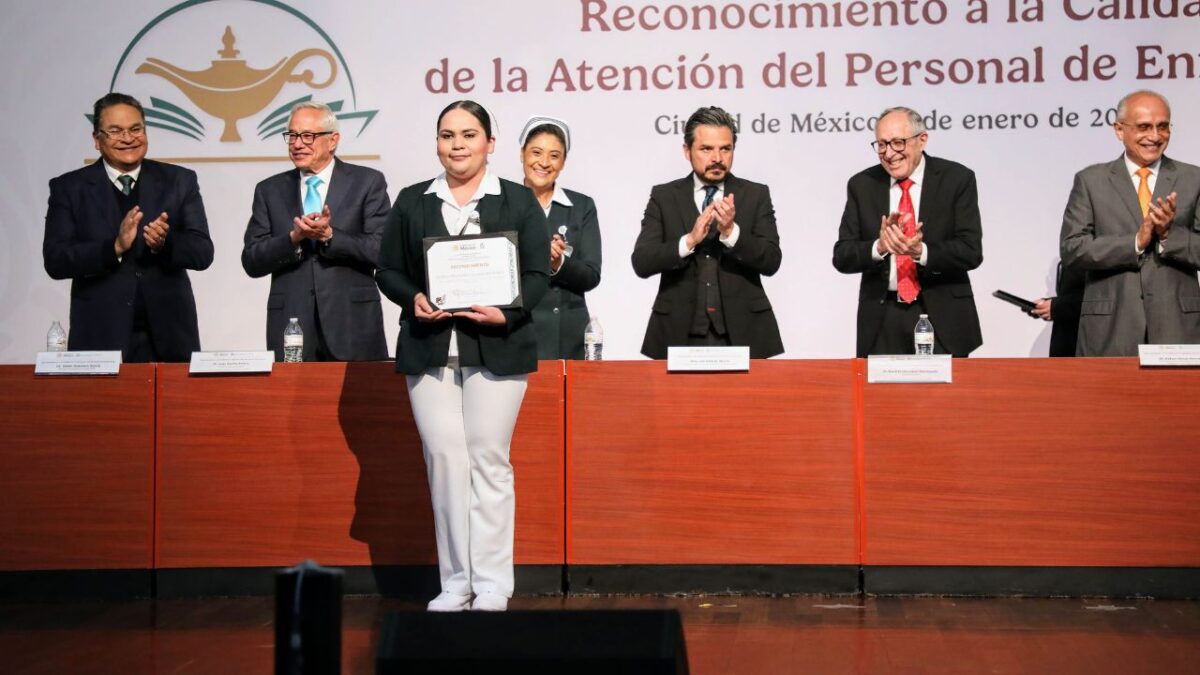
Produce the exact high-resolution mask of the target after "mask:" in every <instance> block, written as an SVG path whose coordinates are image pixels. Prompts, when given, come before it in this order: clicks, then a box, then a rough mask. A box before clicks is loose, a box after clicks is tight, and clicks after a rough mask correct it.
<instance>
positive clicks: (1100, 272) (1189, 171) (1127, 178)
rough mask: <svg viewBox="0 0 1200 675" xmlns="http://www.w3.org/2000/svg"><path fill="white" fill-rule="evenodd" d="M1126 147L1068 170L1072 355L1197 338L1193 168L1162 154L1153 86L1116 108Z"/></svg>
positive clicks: (1199, 259)
mask: <svg viewBox="0 0 1200 675" xmlns="http://www.w3.org/2000/svg"><path fill="white" fill-rule="evenodd" d="M1113 129H1114V131H1115V132H1116V134H1117V138H1118V139H1119V140H1120V141H1121V143H1122V145H1124V146H1125V152H1124V153H1123V154H1122V156H1121V157H1119V158H1117V159H1116V160H1115V161H1112V162H1107V163H1104V164H1097V165H1095V166H1090V167H1088V168H1086V169H1084V170H1083V171H1080V172H1079V173H1077V174H1076V175H1075V184H1074V187H1072V188H1071V197H1070V198H1069V199H1068V200H1067V210H1066V213H1064V214H1063V225H1062V235H1061V252H1062V260H1063V264H1064V265H1066V266H1067V267H1068V268H1070V269H1072V270H1074V271H1076V272H1079V273H1082V274H1084V287H1083V304H1082V307H1081V308H1080V316H1079V338H1078V343H1077V344H1076V354H1077V355H1079V356H1136V355H1137V346H1138V345H1139V344H1183V343H1200V284H1198V283H1197V280H1196V271H1197V269H1200V220H1197V217H1198V216H1200V168H1198V167H1196V166H1193V165H1191V164H1184V163H1183V162H1177V161H1175V160H1173V159H1170V158H1168V157H1165V156H1163V153H1164V152H1166V149H1167V143H1168V142H1169V141H1170V140H1171V108H1170V105H1169V104H1168V103H1167V100H1166V99H1165V98H1163V97H1162V96H1160V95H1158V94H1156V93H1154V92H1152V91H1136V92H1134V93H1132V94H1129V95H1128V96H1126V97H1125V98H1123V99H1121V102H1120V103H1119V104H1118V105H1117V122H1116V124H1115V125H1114V126H1113Z"/></svg>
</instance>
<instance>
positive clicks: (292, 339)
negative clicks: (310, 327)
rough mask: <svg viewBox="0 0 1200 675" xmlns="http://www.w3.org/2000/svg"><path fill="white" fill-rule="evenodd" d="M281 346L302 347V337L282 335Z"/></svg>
mask: <svg viewBox="0 0 1200 675" xmlns="http://www.w3.org/2000/svg"><path fill="white" fill-rule="evenodd" d="M283 346H284V347H303V346H304V336H303V335H284V336H283Z"/></svg>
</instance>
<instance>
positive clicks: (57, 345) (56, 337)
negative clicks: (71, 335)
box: [46, 321, 67, 352]
mask: <svg viewBox="0 0 1200 675" xmlns="http://www.w3.org/2000/svg"><path fill="white" fill-rule="evenodd" d="M46 351H48V352H65V351H67V332H66V331H65V330H63V327H62V324H61V323H59V322H57V321H55V322H54V323H52V324H50V332H49V333H46Z"/></svg>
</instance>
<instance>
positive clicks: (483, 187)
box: [425, 167, 500, 366]
mask: <svg viewBox="0 0 1200 675" xmlns="http://www.w3.org/2000/svg"><path fill="white" fill-rule="evenodd" d="M483 171H484V174H483V180H481V181H479V187H478V188H476V189H475V194H473V195H471V198H470V199H468V200H467V201H466V202H465V203H464V204H461V205H460V204H459V203H458V200H456V199H455V198H454V195H453V194H452V193H451V192H450V183H449V182H447V181H446V174H445V173H444V172H443V173H442V175H440V176H438V177H437V178H434V179H433V182H432V183H430V184H429V188H428V189H427V190H425V194H427V195H428V194H434V195H437V197H438V199H440V200H442V222H444V223H445V224H446V231H447V232H449V233H450V235H451V236H454V237H458V236H465V235H469V234H480V233H481V232H482V230H481V229H480V226H479V219H478V218H475V219H472V218H471V214H473V213H476V210H475V208H476V207H477V206H479V200H481V199H483V196H484V195H499V194H500V178H499V177H498V176H496V175H495V174H493V173H492V172H491V171H489V170H488V168H487V167H484V169H483ZM449 356H450V365H451V366H457V365H458V333H457V331H455V330H454V329H453V328H452V329H451V331H450V352H449Z"/></svg>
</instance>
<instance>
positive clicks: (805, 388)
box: [567, 361, 857, 564]
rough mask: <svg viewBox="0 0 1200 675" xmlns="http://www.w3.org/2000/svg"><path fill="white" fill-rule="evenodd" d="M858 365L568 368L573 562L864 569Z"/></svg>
mask: <svg viewBox="0 0 1200 675" xmlns="http://www.w3.org/2000/svg"><path fill="white" fill-rule="evenodd" d="M854 366H855V364H854V362H853V361H754V362H753V363H752V365H751V367H750V372H749V373H725V374H674V375H671V374H667V372H666V365H665V364H664V363H663V362H662V361H658V362H648V361H638V362H602V363H596V362H568V364H567V369H568V370H567V559H568V562H570V563H575V564H622V563H625V564H668V563H670V564H753V563H761V564H853V563H855V562H856V561H857V555H856V548H855V546H856V542H855V495H854V485H855V483H854V447H853V429H854V425H853V414H854V405H853V398H854V381H855V379H854Z"/></svg>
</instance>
